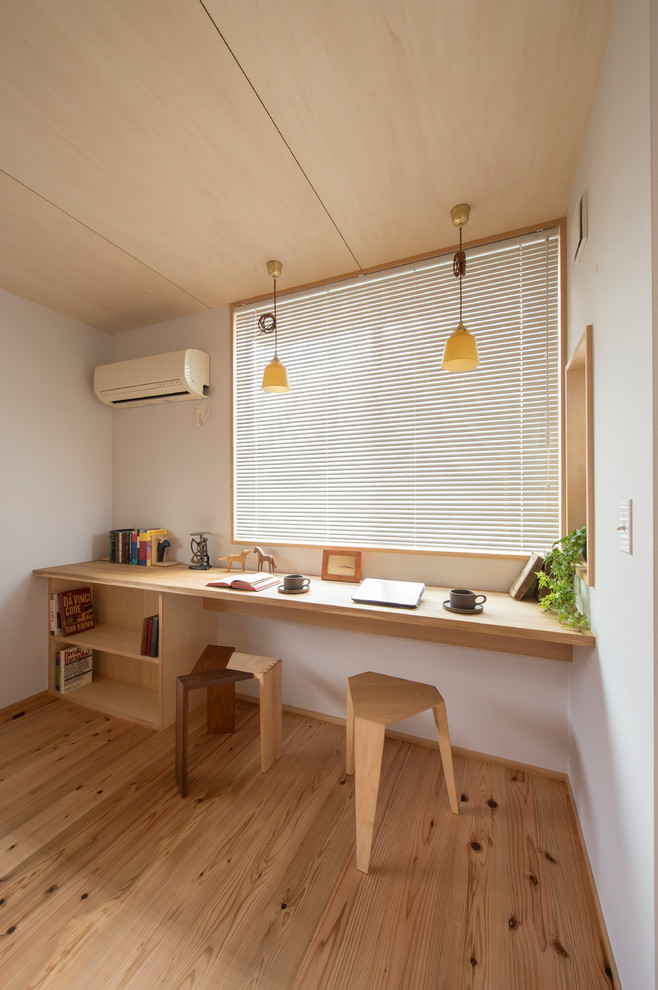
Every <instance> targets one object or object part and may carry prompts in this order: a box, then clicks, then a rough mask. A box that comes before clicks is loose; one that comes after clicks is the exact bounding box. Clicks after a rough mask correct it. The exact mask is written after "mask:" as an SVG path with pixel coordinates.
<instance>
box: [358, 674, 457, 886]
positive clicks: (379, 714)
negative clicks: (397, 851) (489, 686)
mask: <svg viewBox="0 0 658 990" xmlns="http://www.w3.org/2000/svg"><path fill="white" fill-rule="evenodd" d="M429 708H431V709H432V712H433V714H434V723H435V725H436V732H437V736H438V739H439V749H440V751H441V760H442V762H443V773H444V775H445V779H446V787H447V788H448V800H449V802H450V810H451V811H452V813H453V814H454V815H458V814H459V805H458V803H457V791H456V788H455V775H454V771H453V767H452V750H451V748H450V735H449V733H448V716H447V714H446V706H445V701H444V700H443V698H442V697H441V695H440V694H439V692H438V691H437V689H436V688H435V687H434V685H433V684H419V683H417V682H416V681H407V680H404V679H403V678H401V677H389V676H388V675H387V674H374V673H372V672H371V671H369V672H368V673H365V674H357V675H356V676H355V677H348V679H347V755H346V767H345V771H346V773H348V774H352V773H354V771H355V769H356V779H355V790H356V866H357V869H358V870H361V872H362V873H367V872H368V866H369V864H370V851H371V849H372V835H373V830H374V827H375V811H376V808H377V794H378V792H379V778H380V775H381V768H382V754H383V751H384V732H385V729H386V726H387V725H391V723H393V722H400V721H402V719H405V718H411V717H412V715H419V714H420V713H421V712H425V711H427V710H428V709H429Z"/></svg>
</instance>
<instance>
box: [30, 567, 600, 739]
mask: <svg viewBox="0 0 658 990" xmlns="http://www.w3.org/2000/svg"><path fill="white" fill-rule="evenodd" d="M34 573H35V574H37V575H39V576H41V577H46V578H48V583H49V591H50V592H55V591H63V590H66V589H67V588H73V587H76V586H77V585H84V584H89V585H91V586H92V590H93V595H94V607H95V611H96V622H97V625H96V628H95V629H91V630H89V631H88V632H86V633H82V634H80V635H78V636H74V637H67V638H66V639H61V638H55V637H51V636H49V671H50V673H49V686H50V689H51V690H54V671H55V655H56V653H57V650H58V649H61V647H62V645H66V644H67V643H71V644H73V643H75V644H77V645H81V646H90V647H92V648H93V649H94V650H95V651H96V653H95V675H94V682H93V683H92V684H90V685H88V686H86V687H83V688H80V689H79V690H77V691H75V692H72V693H71V694H70V695H68V696H67V697H70V698H71V700H74V701H79V702H81V703H84V704H89V705H92V706H93V707H96V708H99V709H101V710H103V711H108V712H112V713H114V714H120V715H124V717H129V718H133V719H135V720H137V721H141V722H145V723H146V724H148V725H153V726H154V727H156V728H165V727H166V726H168V725H170V724H171V723H172V722H173V721H174V717H175V705H174V686H175V680H176V676H177V675H178V674H181V673H188V672H189V671H190V670H191V669H192V666H193V665H194V663H195V662H196V660H197V659H198V657H199V655H200V653H201V652H202V650H203V649H204V648H205V646H206V644H207V643H211V642H214V641H215V640H216V638H217V634H216V630H215V625H216V618H217V616H216V615H215V614H214V613H218V612H219V613H221V612H232V613H238V614H242V615H250V616H260V617H264V618H269V619H277V620H279V621H283V622H298V623H303V624H306V625H313V626H331V627H332V628H340V629H348V630H353V631H356V632H368V633H376V634H379V635H383V636H396V637H400V638H403V639H415V640H424V641H426V642H433V643H448V644H451V645H454V646H465V647H471V648H474V649H478V650H491V651H495V652H502V653H515V654H521V655H524V656H529V657H540V658H544V659H551V660H565V661H571V660H572V659H573V647H574V646H585V647H591V646H593V645H594V642H595V639H594V636H593V635H592V634H591V633H579V632H575V631H573V630H569V629H564V628H562V626H560V625H559V623H558V622H557V620H556V619H554V618H553V616H551V615H546V614H545V613H543V612H541V611H540V609H539V608H538V607H537V603H536V602H535V601H532V600H529V601H521V602H517V601H514V600H513V599H512V598H510V596H509V595H508V594H506V593H503V592H486V594H487V602H486V605H485V607H484V611H483V612H482V613H481V614H479V615H469V616H462V615H457V614H455V613H451V612H448V611H447V610H446V609H444V608H443V602H444V601H445V600H446V599H447V597H448V589H447V588H427V590H426V591H425V594H424V595H423V599H422V601H421V603H420V605H419V607H418V608H417V609H398V608H387V607H384V606H379V605H357V604H356V603H355V602H353V601H352V599H351V595H352V592H353V591H354V588H355V587H356V586H355V585H353V584H347V583H344V582H333V581H322V580H321V579H320V578H312V579H311V586H310V590H309V591H308V593H306V594H303V595H283V594H280V593H279V592H278V590H277V588H276V587H275V588H266V589H265V590H264V591H258V592H253V591H237V590H235V589H227V588H209V587H207V582H208V581H211V580H213V579H216V578H218V577H219V576H224V575H225V573H226V572H225V571H224V570H223V569H220V568H213V569H212V570H210V571H191V570H190V569H189V568H188V567H187V566H186V565H185V564H177V565H175V566H172V567H131V566H127V565H122V564H110V563H109V562H108V561H103V560H99V561H89V562H86V563H80V564H65V565H62V566H59V567H45V568H40V569H37V570H35V571H34ZM239 573H240V572H238V571H235V570H234V571H233V572H232V576H233V577H237V576H239ZM478 590H479V589H478ZM200 606H202V607H200ZM156 613H157V614H158V615H159V616H160V648H159V655H158V657H155V658H153V659H151V658H147V657H143V656H141V655H140V652H139V648H140V636H141V627H142V620H143V618H144V617H145V616H147V615H151V614H156Z"/></svg>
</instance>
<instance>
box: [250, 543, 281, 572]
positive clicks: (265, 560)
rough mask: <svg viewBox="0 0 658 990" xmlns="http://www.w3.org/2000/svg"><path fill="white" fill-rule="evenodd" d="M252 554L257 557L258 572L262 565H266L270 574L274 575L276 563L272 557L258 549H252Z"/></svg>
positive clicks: (262, 567)
mask: <svg viewBox="0 0 658 990" xmlns="http://www.w3.org/2000/svg"><path fill="white" fill-rule="evenodd" d="M254 553H255V554H257V556H258V570H259V571H262V570H263V569H264V565H265V564H267V566H268V568H269V572H270V574H274V571H275V570H276V561H275V559H274V557H273V556H272V555H271V554H269V553H263V551H262V550H261V548H260V547H254Z"/></svg>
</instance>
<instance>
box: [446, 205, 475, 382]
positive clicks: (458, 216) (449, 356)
mask: <svg viewBox="0 0 658 990" xmlns="http://www.w3.org/2000/svg"><path fill="white" fill-rule="evenodd" d="M470 214H471V208H470V206H469V205H468V203H460V204H459V205H458V206H453V208H452V209H451V211H450V216H451V217H452V222H453V224H454V225H455V227H459V251H458V252H457V253H456V255H455V257H454V258H453V261H452V270H453V272H454V275H455V278H458V279H459V325H458V326H457V329H456V330H453V332H452V333H451V335H450V336H449V337H448V339H447V341H446V346H445V350H444V352H443V363H442V364H441V367H442V368H443V370H444V371H473V369H474V368H477V366H478V365H479V363H480V359H479V357H478V348H477V344H476V343H475V337H474V336H473V334H471V333H469V332H468V330H467V329H466V327H465V326H464V324H463V323H462V279H463V278H464V275H465V274H466V255H465V253H464V251H463V250H462V227H463V226H464V225H465V224H467V223H468V218H469V216H470Z"/></svg>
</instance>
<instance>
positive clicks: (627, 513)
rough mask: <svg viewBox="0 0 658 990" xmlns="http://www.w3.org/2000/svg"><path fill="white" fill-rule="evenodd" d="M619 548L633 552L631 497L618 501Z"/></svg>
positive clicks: (626, 551)
mask: <svg viewBox="0 0 658 990" xmlns="http://www.w3.org/2000/svg"><path fill="white" fill-rule="evenodd" d="M617 532H618V533H619V549H620V550H623V552H624V553H633V499H632V498H626V499H622V501H621V502H620V503H619V525H618V526H617Z"/></svg>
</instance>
